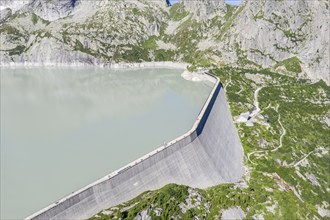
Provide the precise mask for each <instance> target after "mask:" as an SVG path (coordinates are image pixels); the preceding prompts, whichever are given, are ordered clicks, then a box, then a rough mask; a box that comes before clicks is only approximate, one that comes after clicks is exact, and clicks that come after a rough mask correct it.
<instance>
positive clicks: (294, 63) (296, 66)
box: [275, 57, 301, 73]
mask: <svg viewBox="0 0 330 220" xmlns="http://www.w3.org/2000/svg"><path fill="white" fill-rule="evenodd" d="M278 66H284V67H285V69H286V70H287V71H290V72H294V73H301V66H300V60H299V59H298V58H297V57H291V58H289V59H286V60H282V61H281V62H279V63H278V64H276V65H275V68H277V67H278Z"/></svg>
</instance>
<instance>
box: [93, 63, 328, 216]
mask: <svg viewBox="0 0 330 220" xmlns="http://www.w3.org/2000/svg"><path fill="white" fill-rule="evenodd" d="M212 73H213V74H216V75H217V76H219V78H220V80H221V81H222V83H223V84H224V85H225V86H226V93H227V98H228V102H229V104H230V108H231V111H232V115H233V117H236V116H238V115H239V114H240V113H242V112H246V111H248V110H251V104H252V103H253V99H254V97H253V93H254V91H255V90H256V88H258V87H260V86H263V89H262V90H260V92H259V96H258V99H259V102H260V104H259V105H260V108H261V110H262V112H261V113H260V115H266V114H267V115H269V122H268V123H266V122H265V121H264V120H263V119H258V120H259V122H257V123H255V124H254V126H252V127H249V126H246V125H245V124H237V129H238V132H239V136H240V137H241V141H242V144H243V147H244V152H245V163H246V166H247V167H249V171H248V173H247V174H246V175H245V177H244V181H243V182H245V184H243V185H245V186H243V187H239V186H237V185H236V184H221V185H218V186H214V187H211V188H209V189H205V190H201V189H189V188H187V187H185V186H177V185H173V184H171V185H168V186H166V187H164V188H162V189H160V190H156V191H152V192H146V193H143V194H142V195H140V196H139V197H137V198H135V199H133V200H131V201H129V202H127V203H124V204H122V205H120V206H117V207H113V208H111V209H109V210H113V215H115V214H116V213H117V214H118V212H119V213H120V215H121V216H126V217H124V219H133V218H134V217H135V216H137V215H138V214H139V213H141V211H143V210H149V211H148V215H149V216H151V218H152V219H168V218H169V216H171V217H172V218H177V219H193V217H199V218H200V219H219V218H220V217H221V213H222V211H223V210H225V209H227V208H230V207H236V206H239V207H241V208H242V210H243V211H244V212H245V213H246V217H247V219H252V218H253V217H255V216H257V215H260V214H261V215H262V216H263V217H264V218H265V219H313V218H321V216H320V215H319V214H318V212H317V209H316V205H322V202H329V192H328V191H327V189H328V188H329V187H330V180H329V173H330V168H329V166H328V164H329V161H330V156H329V143H330V137H329V133H330V127H329V125H327V124H325V122H322V120H323V119H324V118H325V117H329V114H330V104H329V101H330V87H329V86H327V85H326V84H325V83H324V82H323V81H319V82H317V83H309V82H308V81H307V80H297V79H296V78H295V77H290V76H284V75H280V74H277V73H275V72H272V71H269V70H267V69H260V70H254V69H241V68H231V67H223V68H218V69H214V70H212ZM247 74H248V75H247ZM251 77H252V78H251ZM253 77H261V78H262V79H263V80H262V81H256V82H255V81H254V80H253ZM260 82H262V83H260ZM326 103H328V104H326ZM282 126H283V127H282ZM283 128H284V129H285V130H286V133H285V134H284V135H283V143H282V144H283V145H282V147H280V148H279V145H280V137H281V135H282V134H283ZM261 140H263V141H264V142H265V143H266V146H264V147H261V146H260V141H261ZM256 151H258V152H256ZM251 153H252V154H251ZM248 155H249V156H248ZM306 156H307V157H306ZM305 157H306V158H305ZM304 158H305V159H304ZM302 160H303V161H305V162H304V163H302V162H301V161H302ZM299 162H301V163H300V164H299ZM310 174H313V175H314V176H315V178H316V180H317V182H318V183H317V184H315V183H313V182H312V181H311V180H309V177H308V175H310ZM171 188H172V191H174V192H173V193H169V189H171ZM187 192H188V193H187ZM196 195H198V196H199V197H200V198H199V199H197V198H196V197H198V196H196ZM189 199H190V200H192V201H191V204H193V207H192V208H190V209H188V210H184V209H181V208H180V207H182V206H184V205H185V204H187V200H189ZM109 210H108V211H109ZM114 210H117V212H114ZM120 210H125V211H124V212H126V215H124V213H122V212H121V211H120ZM113 215H107V213H106V214H104V213H102V212H101V213H99V214H98V215H97V216H94V217H93V218H92V219H93V220H96V219H112V218H113V217H114V216H113ZM118 216H119V215H118Z"/></svg>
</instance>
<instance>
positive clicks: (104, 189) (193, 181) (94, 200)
mask: <svg viewBox="0 0 330 220" xmlns="http://www.w3.org/2000/svg"><path fill="white" fill-rule="evenodd" d="M205 74H206V76H207V78H208V79H209V80H210V81H212V82H214V88H213V90H212V92H211V94H210V96H209V97H208V99H207V100H206V102H205V104H204V106H203V108H202V110H201V111H200V114H199V115H198V117H197V119H196V121H195V123H194V125H193V127H192V129H191V130H190V131H188V132H187V133H186V134H184V135H182V136H180V137H178V138H177V139H175V140H173V141H171V142H169V143H167V144H166V145H164V146H161V147H159V148H157V149H156V150H154V151H152V152H151V153H149V154H147V155H145V156H143V157H141V158H139V159H137V160H135V161H133V162H132V163H130V164H128V165H127V166H125V167H123V168H121V169H119V170H117V171H115V172H113V173H111V174H109V175H107V176H105V177H103V178H101V179H99V180H97V181H96V182H94V183H92V184H90V185H88V186H86V187H84V188H82V189H80V190H79V191H77V192H74V193H72V194H70V195H69V196H67V197H65V198H63V199H61V200H60V201H58V202H55V203H53V204H52V205H50V206H48V207H46V208H45V209H43V210H40V211H39V212H37V213H35V214H33V215H31V216H29V217H27V218H26V219H86V218H89V217H91V216H92V215H94V214H96V213H98V212H99V211H101V210H103V209H106V208H109V207H112V206H115V205H117V204H120V203H123V202H125V201H128V200H130V199H133V198H135V197H136V196H138V195H139V194H141V193H142V192H144V191H147V190H155V189H159V188H161V187H163V186H164V185H166V184H168V183H176V184H183V185H188V186H191V187H197V188H207V187H210V186H214V185H217V184H220V183H224V182H236V181H238V180H239V179H240V178H241V176H242V175H243V149H242V145H241V143H240V140H239V137H238V135H237V131H236V128H235V126H234V124H233V121H232V118H231V113H230V111H229V107H228V104H227V101H226V96H225V92H224V89H223V87H222V85H221V83H220V82H219V79H218V78H217V77H215V76H213V75H211V74H208V73H205Z"/></svg>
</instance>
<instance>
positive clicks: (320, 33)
mask: <svg viewBox="0 0 330 220" xmlns="http://www.w3.org/2000/svg"><path fill="white" fill-rule="evenodd" d="M0 9H1V16H0V23H1V24H0V32H1V39H0V41H1V48H0V55H1V64H7V63H10V62H15V63H17V62H19V63H27V62H34V63H35V62H37V63H43V64H47V63H87V64H104V63H105V64H109V63H114V62H121V61H124V62H141V61H168V60H173V61H185V62H189V63H193V64H195V65H196V66H204V67H207V66H212V65H216V66H219V65H231V66H240V67H249V68H272V69H275V70H277V71H280V72H283V73H284V74H290V75H294V76H300V77H306V76H308V77H310V78H311V79H315V80H318V79H323V80H325V81H326V82H327V83H328V84H329V83H330V79H329V75H328V70H329V3H328V2H327V1H276V0H259V1H246V2H244V3H243V4H242V5H240V6H229V5H226V4H225V2H224V0H219V1H211V0H204V1H203V0H199V1H188V0H183V1H182V3H179V4H174V5H173V6H172V7H166V4H165V1H162V0H157V1H146V0H138V1H126V0H125V1H124V0H123V1H96V2H92V1H87V0H78V1H75V0H65V1H55V0H50V1H41V0H29V1H28V0H27V1H14V2H13V1H1V3H0Z"/></svg>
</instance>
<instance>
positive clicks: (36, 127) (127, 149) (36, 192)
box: [0, 68, 212, 219]
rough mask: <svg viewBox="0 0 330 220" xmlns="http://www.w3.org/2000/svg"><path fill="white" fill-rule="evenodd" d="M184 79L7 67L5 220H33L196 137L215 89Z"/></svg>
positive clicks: (148, 72)
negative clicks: (167, 146)
mask: <svg viewBox="0 0 330 220" xmlns="http://www.w3.org/2000/svg"><path fill="white" fill-rule="evenodd" d="M181 72H182V70H178V69H142V70H120V71H114V70H108V69H94V68H30V69H24V68H14V69H10V68H1V216H0V217H1V219H10V218H13V219H17V218H23V217H26V216H27V215H29V214H32V213H33V212H35V211H38V210H39V209H41V208H44V207H45V206H47V205H49V204H50V203H52V202H54V201H56V200H58V199H60V198H62V197H64V196H65V195H67V194H70V193H71V192H73V191H76V190H77V189H79V188H81V187H83V186H85V185H87V184H89V183H91V182H93V181H95V180H97V179H98V178H101V177H103V176H104V175H106V174H108V173H110V172H112V171H114V170H115V169H118V168H120V167H121V166H123V165H125V164H127V163H129V162H131V161H133V160H135V159H137V158H138V157H141V156H143V155H144V154H146V153H148V152H150V151H152V150H154V149H155V148H157V147H158V146H160V145H162V144H163V143H164V142H165V141H169V140H171V139H174V138H176V137H177V136H179V135H181V134H183V133H185V132H186V131H188V130H189V129H190V128H191V126H192V125H193V123H194V120H195V118H196V117H197V115H198V113H199V111H200V109H201V107H202V105H203V104H204V102H205V100H206V98H207V96H208V95H209V93H210V91H211V89H212V87H211V85H207V84H206V83H205V82H190V81H186V80H184V79H183V78H182V77H181V76H180V74H181Z"/></svg>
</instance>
